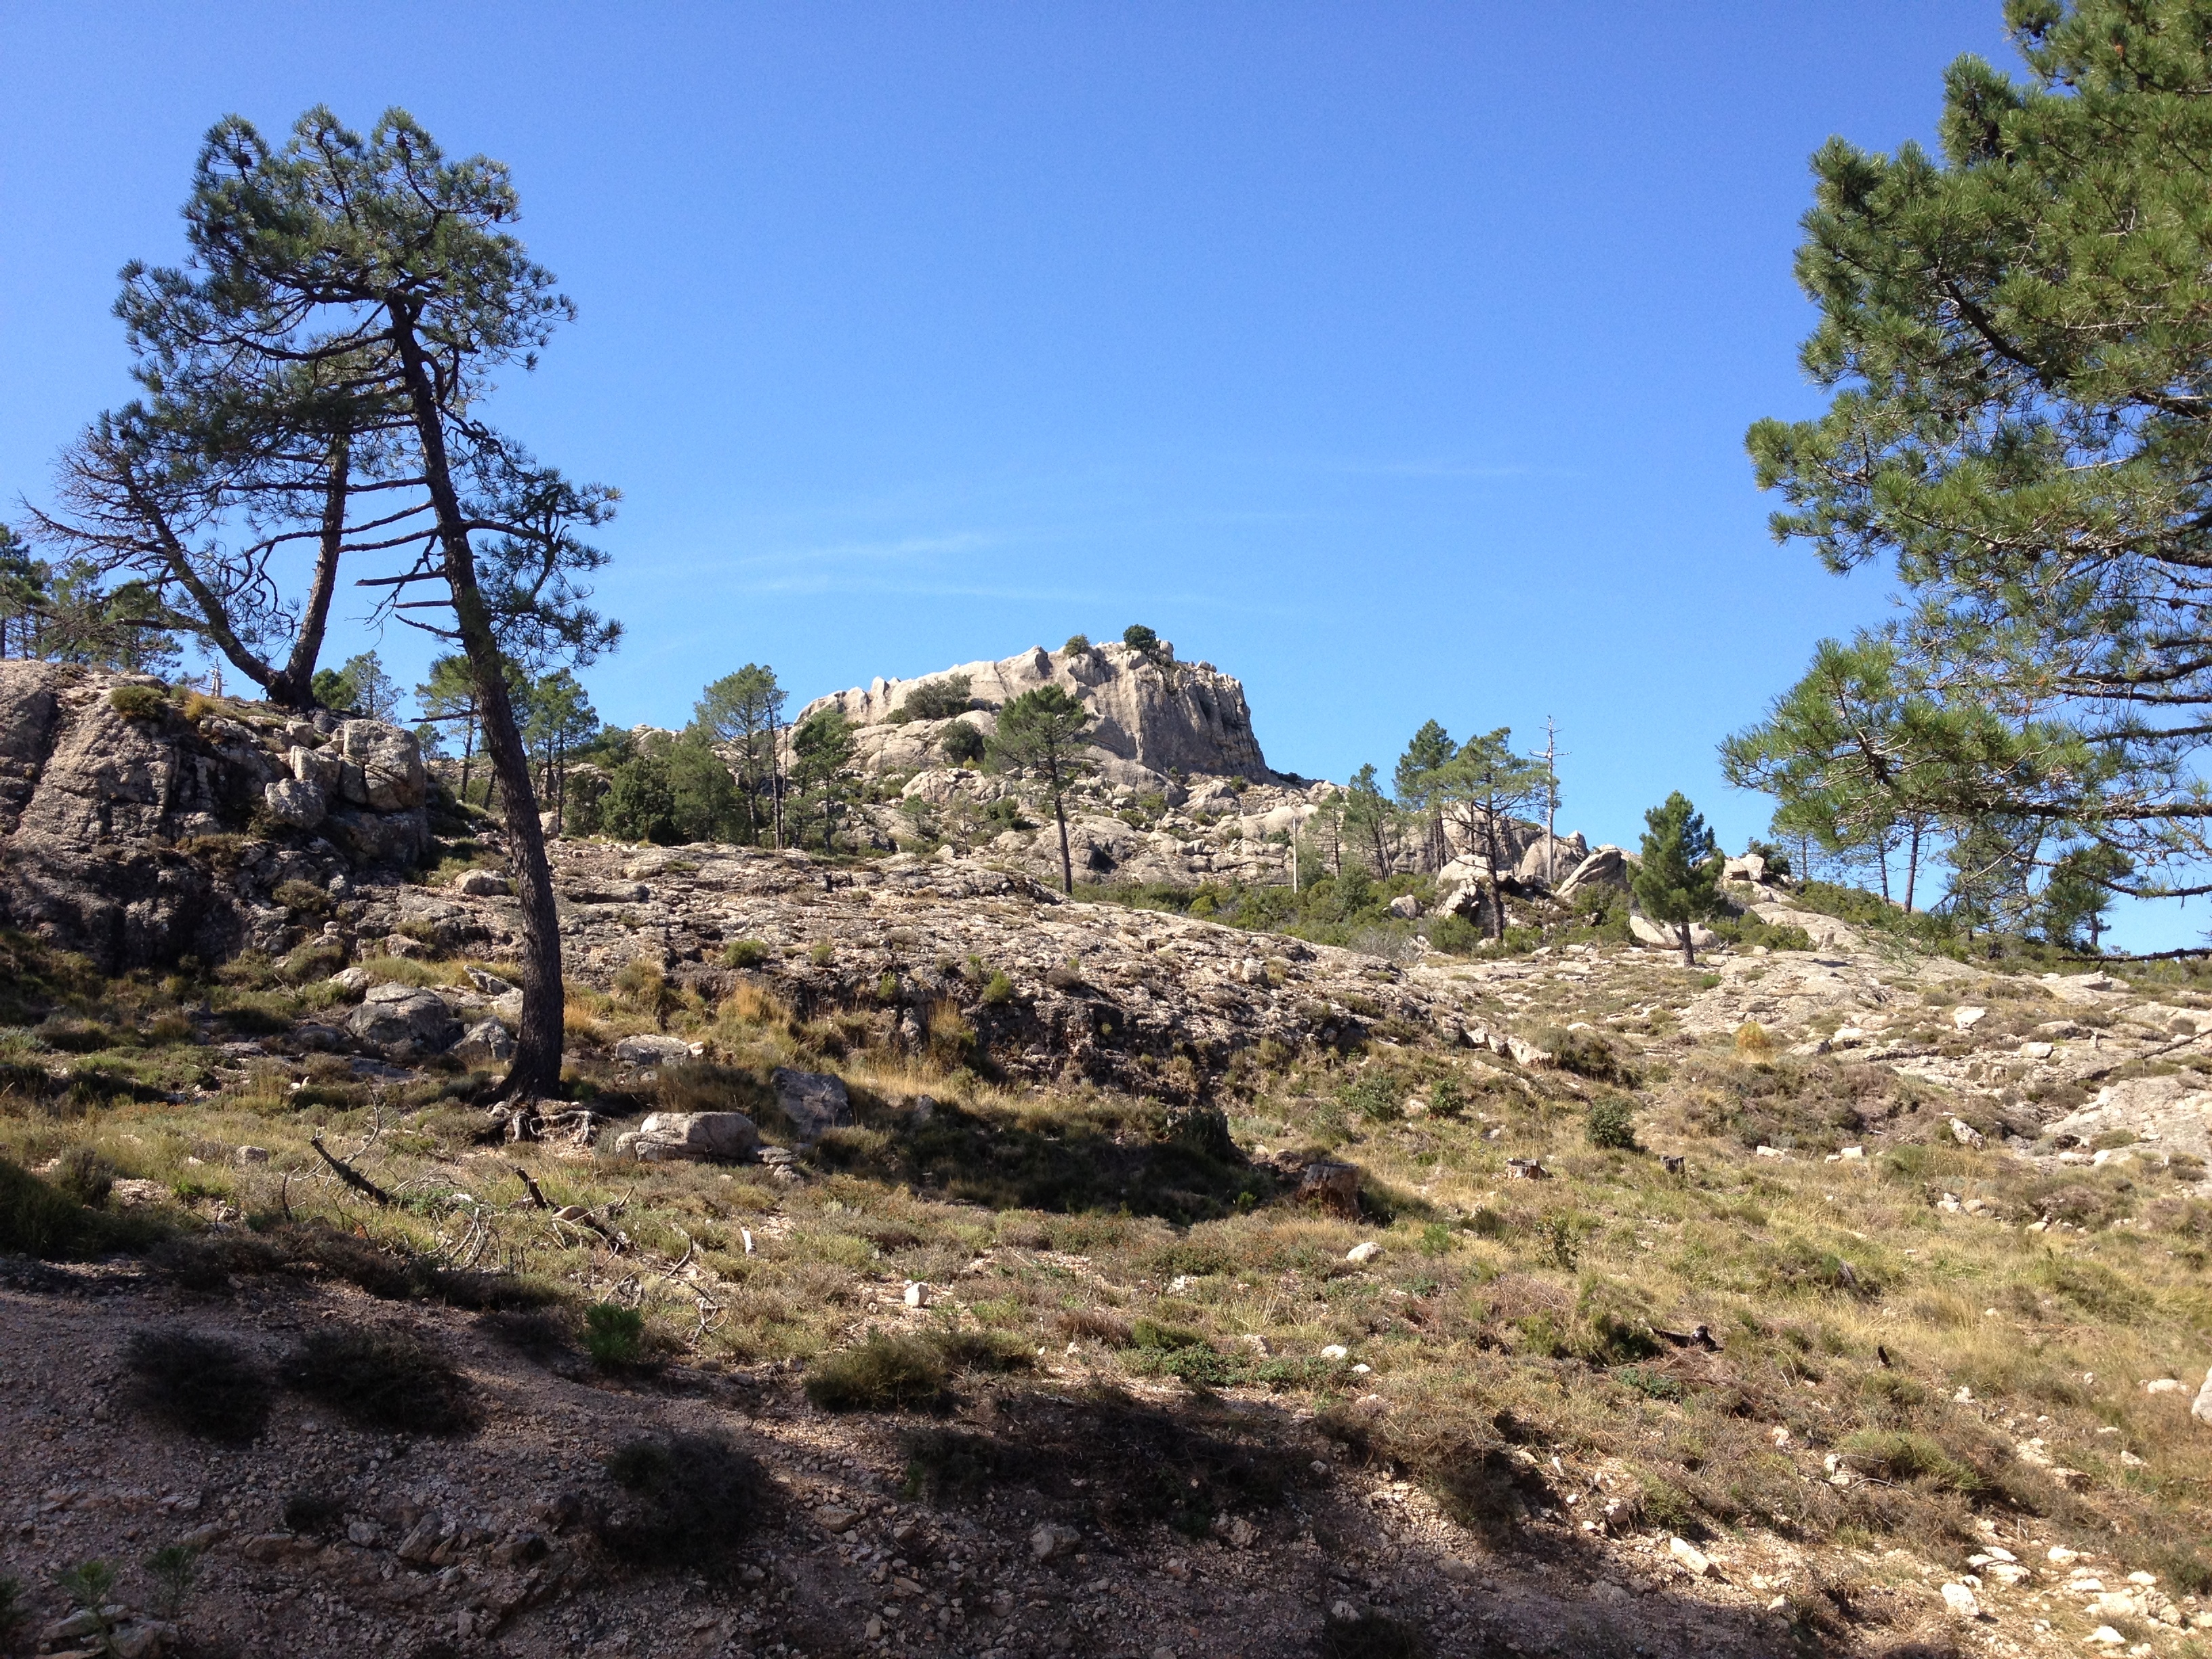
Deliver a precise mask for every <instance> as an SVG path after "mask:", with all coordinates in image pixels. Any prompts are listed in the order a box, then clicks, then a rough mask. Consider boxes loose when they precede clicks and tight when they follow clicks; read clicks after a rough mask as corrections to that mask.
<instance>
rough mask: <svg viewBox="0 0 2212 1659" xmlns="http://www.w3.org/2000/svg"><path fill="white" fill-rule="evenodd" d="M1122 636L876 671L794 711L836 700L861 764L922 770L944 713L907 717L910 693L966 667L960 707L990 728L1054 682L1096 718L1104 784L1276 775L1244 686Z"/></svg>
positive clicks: (936, 745) (815, 710)
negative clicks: (965, 695)
mask: <svg viewBox="0 0 2212 1659" xmlns="http://www.w3.org/2000/svg"><path fill="white" fill-rule="evenodd" d="M1170 648H1171V647H1163V652H1162V654H1160V655H1157V656H1154V655H1146V654H1144V653H1139V652H1135V651H1132V650H1131V649H1130V648H1129V647H1127V646H1125V645H1103V646H1093V647H1091V649H1090V650H1088V651H1047V650H1045V649H1044V648H1043V647H1042V646H1040V647H1037V648H1036V649H1035V650H1033V651H1028V652H1024V653H1022V654H1021V655H1019V656H1014V657H1007V658H1006V659H1003V660H1001V661H999V662H971V663H964V664H963V665H960V666H958V667H956V668H948V669H946V670H945V671H944V672H943V673H941V674H928V675H923V676H921V677H919V678H915V679H906V680H884V679H878V680H875V681H872V682H871V683H870V684H868V685H867V686H866V687H860V686H854V688H852V689H851V690H846V691H837V692H833V693H832V694H831V695H829V696H826V697H817V698H816V699H815V700H814V701H813V702H811V703H809V704H807V705H806V707H805V708H804V709H802V710H800V711H799V719H800V720H805V718H806V717H807V716H809V715H811V714H819V713H822V712H823V711H825V710H828V709H832V708H835V709H836V710H838V711H839V712H840V713H842V714H843V715H844V716H845V718H846V719H847V720H850V721H852V722H853V724H854V725H855V726H859V727H860V734H859V735H860V763H861V766H862V768H863V769H865V770H866V771H867V772H869V773H871V774H872V775H878V776H882V775H889V774H892V773H901V774H912V773H916V772H921V771H922V770H925V769H927V767H928V766H929V765H930V764H931V761H932V757H933V756H935V755H937V754H939V753H940V752H941V745H942V743H943V740H944V736H945V731H946V729H947V728H948V727H949V726H951V720H949V719H939V720H909V719H906V718H903V716H904V715H905V714H907V712H908V710H907V703H908V699H909V698H911V697H912V696H913V695H914V693H915V690H917V689H918V688H919V687H921V686H923V685H927V684H931V683H933V682H939V681H943V680H946V679H950V678H953V677H955V676H965V677H966V678H967V680H968V683H969V695H970V696H971V697H972V698H973V699H974V701H975V708H974V709H973V711H972V712H970V713H968V714H963V715H960V716H958V717H957V718H959V719H962V720H966V721H967V722H968V724H969V725H970V726H974V727H975V729H976V730H977V731H979V732H982V733H983V734H984V735H986V736H988V735H989V734H990V733H991V732H993V731H994V729H995V727H996V726H997V724H998V711H999V709H1000V708H1001V707H1003V706H1004V705H1005V704H1006V703H1007V702H1011V701H1012V699H1014V698H1016V697H1018V696H1021V695H1022V694H1023V693H1024V692H1025V691H1034V690H1037V689H1038V688H1039V687H1041V686H1045V685H1057V686H1059V687H1060V689H1061V690H1065V691H1066V692H1067V693H1068V694H1069V695H1070V696H1074V697H1076V698H1079V699H1080V700H1081V702H1083V703H1084V705H1085V707H1086V708H1089V709H1090V710H1091V713H1092V714H1094V715H1096V716H1097V722H1098V723H1097V726H1096V727H1095V728H1094V730H1093V736H1092V744H1093V748H1094V750H1095V756H1094V758H1095V759H1096V760H1097V763H1098V765H1099V769H1100V772H1101V775H1103V777H1104V778H1105V779H1106V780H1107V781H1109V783H1113V784H1117V785H1120V786H1121V787H1131V788H1139V789H1143V788H1152V789H1158V788H1159V787H1163V786H1164V784H1166V783H1167V782H1168V781H1170V778H1171V776H1172V775H1175V774H1177V773H1182V774H1197V775H1207V776H1212V777H1222V778H1230V777H1239V776H1241V777H1244V778H1248V779H1250V780H1253V781H1268V780H1272V779H1273V777H1274V774H1273V772H1271V771H1270V770H1269V769H1268V767H1267V758H1266V757H1265V756H1263V755H1262V754H1261V752H1260V740H1259V738H1257V737H1255V735H1254V734H1253V731H1252V713H1251V710H1250V709H1249V708H1247V707H1246V706H1245V703H1244V688H1243V685H1241V684H1238V683H1237V681H1236V680H1235V679H1233V678H1231V677H1230V676H1229V675H1227V674H1225V673H1223V672H1221V671H1219V670H1218V669H1217V668H1215V667H1214V666H1213V665H1212V664H1211V663H1203V662H1200V663H1183V662H1176V661H1174V660H1173V659H1171V658H1170V657H1168V656H1166V655H1165V654H1164V653H1165V652H1166V651H1167V650H1168V649H1170Z"/></svg>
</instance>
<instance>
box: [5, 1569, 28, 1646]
mask: <svg viewBox="0 0 2212 1659" xmlns="http://www.w3.org/2000/svg"><path fill="white" fill-rule="evenodd" d="M30 1620H31V1611H30V1607H28V1605H27V1603H26V1602H25V1601H24V1599H23V1581H22V1580H21V1579H20V1578H9V1577H0V1649H4V1648H6V1647H7V1645H8V1644H9V1643H11V1642H13V1641H14V1640H15V1634H16V1632H18V1631H20V1630H21V1629H22V1628H23V1626H25V1625H27V1624H28V1623H29V1622H30Z"/></svg>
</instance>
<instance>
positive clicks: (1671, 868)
mask: <svg viewBox="0 0 2212 1659" xmlns="http://www.w3.org/2000/svg"><path fill="white" fill-rule="evenodd" d="M1721 868H1722V862H1721V857H1720V848H1719V845H1718V843H1717V842H1715V841H1714V839H1713V832H1712V831H1711V830H1710V829H1707V828H1705V819H1703V818H1702V817H1699V816H1698V811H1697V809H1696V808H1695V807H1693V806H1692V805H1690V802H1689V798H1688V797H1687V796H1686V795H1684V794H1683V793H1682V792H1681V791H1680V790H1679V789H1678V790H1676V791H1675V792H1674V793H1673V794H1671V795H1669V796H1668V797H1667V799H1666V800H1665V801H1664V802H1662V804H1661V805H1657V806H1655V807H1653V808H1652V809H1651V810H1650V811H1648V812H1646V813H1645V814H1644V859H1643V862H1642V864H1640V865H1639V866H1638V867H1637V870H1636V873H1635V875H1634V877H1633V878H1632V880H1631V883H1630V885H1631V886H1632V888H1633V889H1634V890H1635V893H1636V902H1637V903H1638V904H1639V905H1641V906H1642V907H1643V909H1644V915H1647V916H1649V917H1650V918H1651V920H1652V921H1663V922H1666V923H1668V925H1670V926H1671V927H1673V928H1674V937H1675V938H1676V939H1679V940H1680V941H1681V945H1682V961H1683V963H1685V964H1686V965H1687V966H1689V967H1692V968H1694V967H1696V966H1697V965H1698V952H1697V947H1696V945H1695V944H1694V943H1693V942H1692V939H1691V936H1690V925H1691V924H1692V922H1697V921H1704V920H1705V918H1707V917H1708V916H1717V915H1720V913H1721V912H1722V911H1723V909H1724V908H1727V906H1726V902H1725V901H1724V900H1723V898H1722V897H1721V887H1720V882H1721Z"/></svg>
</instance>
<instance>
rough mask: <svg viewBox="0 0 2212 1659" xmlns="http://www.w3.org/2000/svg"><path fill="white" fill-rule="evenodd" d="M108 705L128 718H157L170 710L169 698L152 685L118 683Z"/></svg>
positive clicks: (108, 695) (108, 700)
mask: <svg viewBox="0 0 2212 1659" xmlns="http://www.w3.org/2000/svg"><path fill="white" fill-rule="evenodd" d="M107 706H108V707H109V708H112V709H113V710H114V711H115V712H116V713H117V714H120V715H122V716H123V718H124V719H125V720H160V719H161V716H162V715H164V714H167V713H168V712H169V700H168V699H167V697H165V696H162V695H161V692H160V691H159V690H156V689H155V687H153V686H150V685H118V686H117V687H116V688H115V690H112V691H111V692H109V693H108V694H107Z"/></svg>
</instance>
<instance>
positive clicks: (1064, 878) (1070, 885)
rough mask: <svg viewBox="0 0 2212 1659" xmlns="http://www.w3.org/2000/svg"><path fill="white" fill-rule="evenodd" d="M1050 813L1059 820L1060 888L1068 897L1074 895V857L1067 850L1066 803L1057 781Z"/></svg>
mask: <svg viewBox="0 0 2212 1659" xmlns="http://www.w3.org/2000/svg"><path fill="white" fill-rule="evenodd" d="M1052 815H1053V817H1055V818H1058V819H1059V820H1060V891H1062V892H1063V893H1066V895H1067V896H1068V897H1070V898H1073V897H1074V896H1075V859H1074V855H1073V854H1071V853H1069V851H1068V850H1067V805H1066V802H1065V801H1064V800H1062V799H1060V787H1059V785H1058V784H1057V783H1055V784H1054V786H1053V791H1052Z"/></svg>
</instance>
